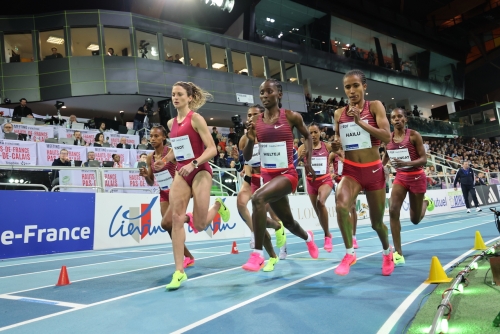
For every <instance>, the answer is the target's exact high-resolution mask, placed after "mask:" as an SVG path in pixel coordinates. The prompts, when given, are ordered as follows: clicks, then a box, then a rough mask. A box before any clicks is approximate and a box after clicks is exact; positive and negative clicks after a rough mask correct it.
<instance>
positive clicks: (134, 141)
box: [109, 133, 139, 147]
mask: <svg viewBox="0 0 500 334" xmlns="http://www.w3.org/2000/svg"><path fill="white" fill-rule="evenodd" d="M122 137H125V138H126V139H127V144H129V145H132V147H136V146H137V145H139V135H125V134H120V133H113V134H109V144H110V145H111V146H114V147H116V145H118V144H119V143H120V139H121V138H122Z"/></svg>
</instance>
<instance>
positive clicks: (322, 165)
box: [299, 122, 333, 252]
mask: <svg viewBox="0 0 500 334" xmlns="http://www.w3.org/2000/svg"><path fill="white" fill-rule="evenodd" d="M309 133H310V134H311V138H312V148H313V150H312V157H311V161H310V164H311V166H312V167H313V169H314V171H315V172H316V180H315V181H313V180H312V178H311V177H309V176H308V177H307V193H308V194H309V198H310V199H311V203H312V205H313V208H314V211H315V212H316V215H318V218H319V223H320V225H321V227H322V228H323V231H324V232H325V244H324V246H323V248H324V249H325V250H326V251H327V252H331V251H332V249H333V245H332V235H331V233H330V230H329V228H328V210H327V209H326V206H325V203H326V200H327V198H328V196H330V194H331V193H332V189H333V180H332V177H331V175H330V171H329V168H328V158H329V156H330V151H331V150H332V148H331V146H330V144H328V143H324V142H322V141H320V139H321V137H320V133H321V131H320V130H319V126H318V124H316V123H314V122H312V123H311V124H310V125H309ZM304 146H305V145H302V146H300V147H299V157H304V155H305V147H304ZM307 161H309V160H307V158H304V163H306V162H307Z"/></svg>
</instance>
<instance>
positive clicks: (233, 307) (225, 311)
mask: <svg viewBox="0 0 500 334" xmlns="http://www.w3.org/2000/svg"><path fill="white" fill-rule="evenodd" d="M487 223H488V222H484V223H480V224H476V225H472V226H469V227H464V228H460V229H457V230H454V231H448V232H444V233H441V234H439V235H445V234H449V233H453V232H457V231H460V230H464V229H468V228H471V227H474V226H478V225H484V224H487ZM434 237H435V236H430V237H425V238H421V239H418V240H414V241H411V242H407V243H404V244H402V246H404V245H407V244H410V243H414V242H418V241H422V240H426V239H431V238H434ZM381 252H382V251H377V252H374V253H371V254H368V255H365V256H362V257H360V258H358V260H361V259H363V258H366V257H369V256H372V255H375V254H378V253H381ZM336 267H337V266H336V265H335V266H333V267H330V268H328V269H325V270H322V271H319V272H317V273H314V274H311V275H309V276H306V277H303V278H300V279H298V280H295V281H293V282H290V283H288V284H285V285H283V286H280V287H279V288H276V289H273V290H270V291H268V292H265V293H263V294H260V295H258V296H255V297H253V298H251V299H248V300H246V301H244V302H241V303H239V304H236V305H234V306H231V307H228V308H227V309H224V310H222V311H219V312H217V313H214V314H212V315H210V316H208V317H206V318H204V319H201V320H199V321H197V322H194V323H192V324H190V325H188V326H185V327H183V328H181V329H178V330H176V331H174V332H172V333H184V332H186V331H188V330H191V329H193V328H196V327H198V326H200V325H203V324H205V323H207V322H209V321H212V320H214V319H216V318H218V317H220V316H222V315H224V314H227V313H229V312H232V311H234V310H237V309H239V308H241V307H243V306H245V305H248V304H250V303H253V302H254V301H257V300H259V299H262V298H264V297H267V296H269V295H271V294H273V293H276V292H278V291H281V290H283V289H286V288H288V287H290V286H292V285H295V284H298V283H300V282H303V281H305V280H307V279H309V278H313V277H315V276H318V275H321V274H324V273H326V272H328V271H329V270H332V269H335V268H336ZM386 333H387V332H386Z"/></svg>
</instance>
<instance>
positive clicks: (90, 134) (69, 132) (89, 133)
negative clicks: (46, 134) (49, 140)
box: [58, 128, 108, 145]
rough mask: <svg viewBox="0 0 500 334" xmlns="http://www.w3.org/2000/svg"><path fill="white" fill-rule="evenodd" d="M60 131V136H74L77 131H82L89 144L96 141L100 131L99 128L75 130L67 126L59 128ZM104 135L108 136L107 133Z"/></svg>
mask: <svg viewBox="0 0 500 334" xmlns="http://www.w3.org/2000/svg"><path fill="white" fill-rule="evenodd" d="M58 131H59V138H73V135H74V133H75V131H80V132H81V133H82V138H83V140H85V141H86V142H87V143H88V144H89V145H90V144H92V143H93V142H94V139H95V135H96V134H97V133H98V132H99V130H73V129H66V128H59V130H58ZM104 136H105V137H106V136H108V135H107V134H105V135H104ZM104 139H106V138H104Z"/></svg>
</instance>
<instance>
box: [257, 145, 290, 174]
mask: <svg viewBox="0 0 500 334" xmlns="http://www.w3.org/2000/svg"><path fill="white" fill-rule="evenodd" d="M259 153H260V163H261V166H262V167H264V168H274V169H278V168H287V167H288V156H287V154H286V142H284V141H282V142H277V143H259Z"/></svg>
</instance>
